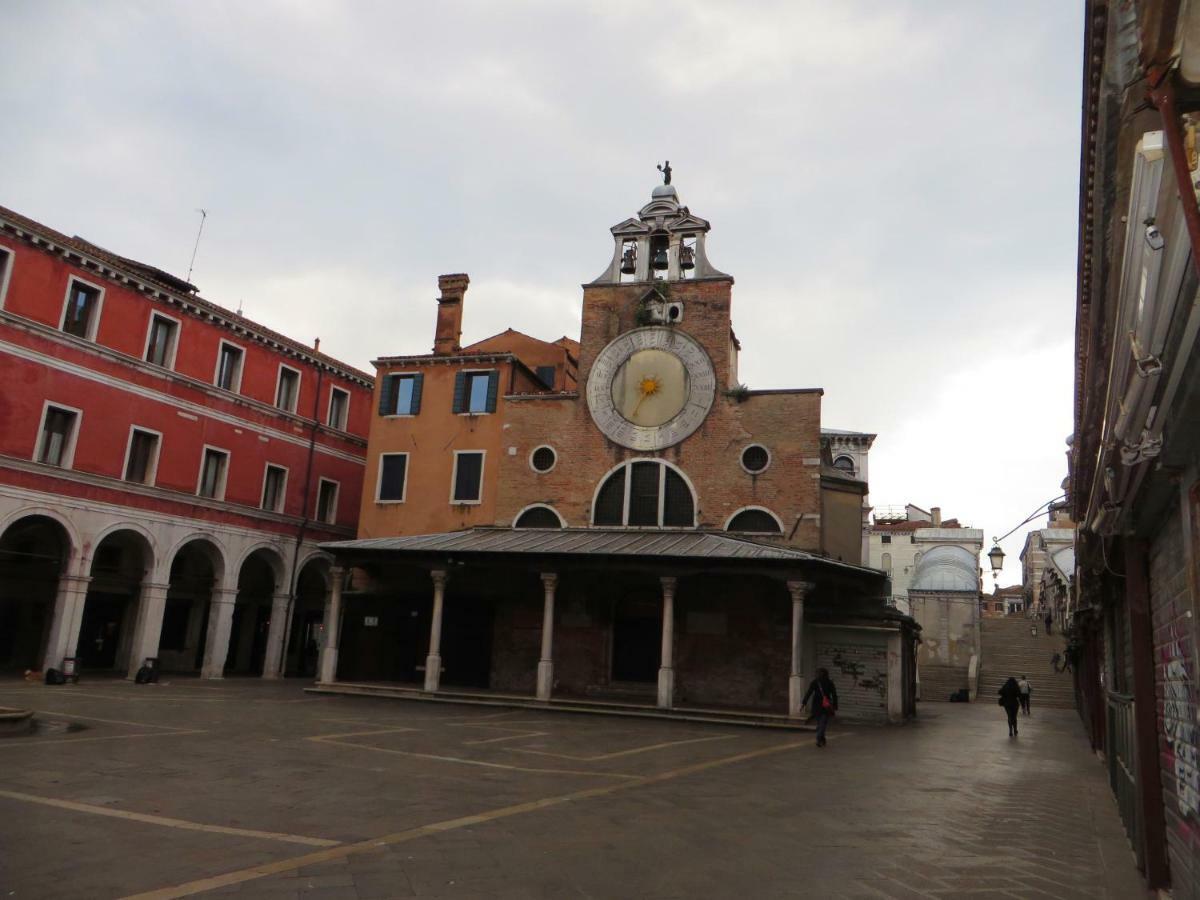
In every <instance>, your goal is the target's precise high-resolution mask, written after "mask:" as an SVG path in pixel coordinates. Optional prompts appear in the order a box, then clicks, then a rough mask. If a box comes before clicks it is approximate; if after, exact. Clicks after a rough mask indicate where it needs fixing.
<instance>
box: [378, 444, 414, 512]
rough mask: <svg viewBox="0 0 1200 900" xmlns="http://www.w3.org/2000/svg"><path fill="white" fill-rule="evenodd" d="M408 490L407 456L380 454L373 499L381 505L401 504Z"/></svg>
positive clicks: (405, 454) (402, 454)
mask: <svg viewBox="0 0 1200 900" xmlns="http://www.w3.org/2000/svg"><path fill="white" fill-rule="evenodd" d="M407 489H408V454H407V453H381V454H380V456H379V486H378V488H377V489H376V491H375V499H376V500H377V501H379V502H381V503H403V502H404V494H405V491H406V490H407Z"/></svg>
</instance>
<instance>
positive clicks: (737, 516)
mask: <svg viewBox="0 0 1200 900" xmlns="http://www.w3.org/2000/svg"><path fill="white" fill-rule="evenodd" d="M725 530H726V531H745V532H749V533H750V534H782V533H783V529H782V528H780V526H779V520H778V519H776V518H775V517H774V516H773V515H771V514H770V513H769V512H767V511H766V510H765V509H743V510H739V511H738V512H736V513H734V514H733V517H732V518H731V519H730V520H729V522H728V523H727V524H726V525H725Z"/></svg>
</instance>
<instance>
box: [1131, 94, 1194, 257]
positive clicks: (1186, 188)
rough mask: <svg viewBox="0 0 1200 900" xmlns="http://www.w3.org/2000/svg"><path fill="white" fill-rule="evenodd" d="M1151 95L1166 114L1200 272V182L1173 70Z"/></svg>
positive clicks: (1173, 160)
mask: <svg viewBox="0 0 1200 900" xmlns="http://www.w3.org/2000/svg"><path fill="white" fill-rule="evenodd" d="M1148 96H1149V98H1150V102H1151V103H1153V104H1154V106H1155V108H1156V109H1157V110H1158V112H1159V114H1160V115H1161V116H1162V125H1163V134H1164V135H1165V136H1166V139H1167V148H1168V149H1169V150H1170V156H1171V166H1172V167H1173V168H1174V170H1175V181H1176V185H1177V187H1178V188H1179V200H1180V203H1181V204H1182V205H1183V218H1184V221H1185V222H1187V230H1188V237H1189V238H1190V239H1191V244H1192V265H1193V266H1194V267H1195V268H1196V272H1197V274H1200V205H1197V203H1196V186H1195V185H1194V184H1193V183H1192V171H1191V169H1190V168H1189V166H1188V153H1187V147H1186V144H1185V141H1184V137H1183V131H1182V129H1181V128H1180V127H1179V109H1178V107H1177V106H1176V105H1175V85H1174V82H1173V81H1172V78H1171V76H1170V74H1167V75H1165V76H1164V77H1163V78H1162V79H1161V80H1160V81H1159V82H1158V84H1157V85H1155V86H1154V87H1153V88H1151V89H1150V92H1149V95H1148ZM1131 226H1132V223H1131Z"/></svg>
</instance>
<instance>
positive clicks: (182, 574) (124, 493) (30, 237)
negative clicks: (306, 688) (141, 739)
mask: <svg viewBox="0 0 1200 900" xmlns="http://www.w3.org/2000/svg"><path fill="white" fill-rule="evenodd" d="M0 367H2V369H3V373H4V388H3V395H2V402H3V428H0V668H2V669H9V670H14V669H15V670H22V669H35V670H40V669H43V668H61V667H62V666H63V664H64V659H67V658H72V659H74V660H75V662H76V664H77V666H78V667H79V668H82V669H84V670H93V671H95V670H111V671H116V672H128V673H129V674H130V675H131V676H132V674H133V673H134V672H135V671H136V670H137V669H138V668H139V667H140V666H141V664H142V663H143V661H144V660H145V659H147V658H156V659H157V660H158V661H159V664H160V666H161V667H162V668H163V669H165V670H170V671H178V672H202V673H203V674H204V675H205V676H207V677H212V678H219V677H221V676H222V675H223V674H224V673H226V672H229V673H236V674H262V675H265V676H277V675H279V674H281V673H282V672H284V671H285V670H287V671H290V672H295V673H303V672H305V671H308V672H309V673H310V674H311V673H313V672H315V662H316V660H315V652H314V651H315V648H316V646H317V642H318V637H319V631H320V627H321V621H322V616H323V605H324V599H325V597H326V594H327V593H328V583H329V557H328V555H327V554H325V553H323V552H321V551H320V550H319V548H318V546H317V545H318V544H319V543H320V542H321V541H327V540H332V539H336V538H338V537H349V536H351V535H353V533H354V526H355V521H356V519H357V515H358V508H359V493H360V490H361V485H362V473H363V465H364V462H365V451H366V434H367V426H368V423H369V422H370V421H371V409H370V402H371V389H372V386H373V382H372V379H371V377H370V376H369V375H367V374H365V373H363V372H360V371H357V370H356V369H354V368H352V367H350V366H347V365H345V364H343V363H340V362H338V361H337V360H335V359H332V358H331V357H329V356H326V355H325V354H322V353H320V352H318V351H317V350H316V349H314V348H313V347H309V346H305V345H303V344H300V343H298V342H296V341H293V340H291V339H290V338H287V337H284V336H283V335H280V334H277V333H275V332H272V331H270V330H268V329H266V328H263V327H262V326H260V325H257V324H256V323H254V322H251V321H249V320H248V319H245V318H243V317H242V316H240V315H237V314H235V313H233V312H230V311H229V310H227V309H224V308H222V307H220V306H217V305H216V304H214V303H211V302H210V301H208V300H205V299H203V298H202V297H201V296H200V295H199V294H198V292H197V289H196V288H195V287H194V286H192V285H190V284H188V283H186V282H184V281H182V280H180V279H178V278H175V277H173V276H171V275H168V274H167V273H165V272H162V271H161V270H158V269H155V268H153V267H151V266H147V265H145V264H142V263H138V262H136V261H134V260H130V259H126V258H123V257H120V256H117V255H115V254H113V253H110V252H109V251H106V250H103V249H102V248H100V247H97V246H95V245H93V244H90V243H88V242H86V241H84V240H82V239H80V238H71V237H67V236H65V235H63V234H59V233H58V232H56V231H54V230H52V229H50V228H47V227H46V226H43V225H40V224H38V223H36V222H33V221H31V220H29V219H27V218H25V217H23V216H20V215H18V214H17V213H14V212H11V211H9V210H6V209H0ZM289 622H290V623H292V626H293V627H292V631H291V634H290V636H289V634H288V630H287V625H288V623H289ZM289 637H290V640H289ZM285 644H286V645H288V646H289V647H290V654H289V657H288V660H287V662H286V665H285V660H284V655H283V654H284V647H285Z"/></svg>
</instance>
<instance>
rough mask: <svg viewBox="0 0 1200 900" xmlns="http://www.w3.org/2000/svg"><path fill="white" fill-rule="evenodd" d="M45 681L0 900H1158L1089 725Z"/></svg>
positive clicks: (7, 822) (1048, 716) (20, 749)
mask: <svg viewBox="0 0 1200 900" xmlns="http://www.w3.org/2000/svg"><path fill="white" fill-rule="evenodd" d="M301 688H302V685H300V684H299V683H293V682H289V683H285V684H280V683H264V682H261V681H250V680H247V681H234V680H230V681H225V682H217V683H212V682H199V681H191V680H180V681H176V682H174V683H171V684H168V685H157V686H135V685H131V684H128V683H125V682H116V681H113V682H103V681H92V682H89V683H87V684H83V685H80V686H78V687H71V686H66V687H60V688H46V687H42V686H26V685H23V684H20V683H18V682H5V683H0V704H5V705H12V706H15V705H24V706H32V707H35V708H37V709H39V710H42V711H43V712H42V713H41V715H40V717H41V719H42V721H43V722H44V726H43V729H42V731H41V732H40V733H38V734H36V735H34V736H32V737H29V738H9V739H5V740H3V741H0V848H3V849H2V852H0V897H16V898H21V897H26V898H35V897H36V898H42V897H68V896H69V897H121V896H130V895H135V896H136V895H144V896H147V897H163V898H165V897H179V896H211V897H217V896H220V895H224V894H232V895H236V896H237V897H272V898H274V897H306V898H339V897H348V898H374V897H424V898H432V897H446V898H451V897H453V898H474V897H480V898H481V897H489V898H491V897H502V898H518V897H520V898H525V897H546V898H551V897H553V898H558V897H573V896H574V897H605V898H607V897H613V898H618V897H619V898H625V897H654V898H659V897H661V898H685V897H686V898H693V897H738V898H750V897H754V898H758V897H821V898H825V897H861V898H879V897H889V898H901V900H903V898H917V897H976V898H996V897H1008V898H1042V897H1068V898H1081V900H1082V898H1090V897H1112V898H1141V897H1145V896H1147V895H1146V893H1145V891H1144V890H1143V889H1142V887H1141V882H1140V879H1139V878H1138V876H1137V873H1136V872H1135V870H1134V865H1133V858H1132V854H1131V853H1130V850H1129V847H1128V844H1127V842H1126V841H1125V838H1124V835H1123V833H1122V831H1121V826H1120V823H1119V821H1118V818H1117V813H1116V809H1115V804H1114V802H1113V800H1112V798H1111V796H1110V794H1109V793H1108V790H1107V786H1106V783H1105V779H1104V772H1103V769H1102V767H1101V766H1100V765H1099V763H1098V762H1097V761H1096V760H1095V758H1094V757H1093V756H1092V755H1091V754H1090V752H1089V751H1088V748H1087V744H1086V741H1085V739H1084V737H1083V732H1082V729H1081V728H1080V726H1079V722H1078V719H1077V718H1076V717H1075V716H1074V714H1073V713H1071V712H1068V711H1057V710H1045V711H1041V712H1040V713H1039V712H1038V711H1036V710H1035V712H1034V715H1033V716H1032V717H1031V718H1030V719H1027V720H1026V719H1023V720H1022V722H1021V736H1020V737H1019V738H1017V739H1011V740H1010V739H1009V738H1008V737H1007V729H1006V726H1005V723H1004V713H1003V711H1002V710H1001V709H1000V708H999V707H997V706H995V705H994V704H987V703H980V704H973V705H970V706H968V705H959V704H955V705H949V704H924V705H922V707H921V719H920V721H919V722H917V723H914V724H912V725H909V726H905V727H903V728H871V727H847V726H843V727H836V726H835V727H834V728H833V729H832V730H831V732H830V744H829V746H828V747H827V748H825V749H823V750H818V749H816V748H815V747H814V746H813V745H812V738H811V736H810V735H807V734H802V735H797V734H794V733H783V734H781V733H778V732H772V731H763V730H757V729H748V728H736V727H725V726H710V725H697V724H690V723H678V722H659V721H644V720H630V719H619V718H608V717H596V716H582V715H567V714H553V713H544V712H537V711H530V710H508V711H502V712H496V711H494V710H490V709H485V708H479V707H466V706H449V705H448V706H440V705H433V704H419V703H406V702H403V701H389V700H375V699H367V698H355V697H312V696H306V695H304V694H303V693H302V691H301Z"/></svg>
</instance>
